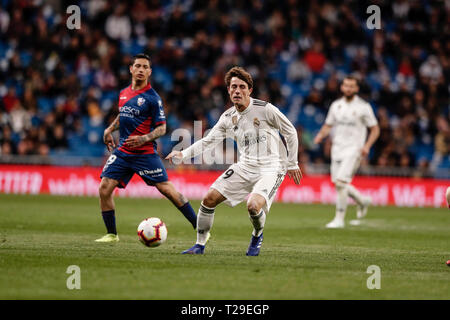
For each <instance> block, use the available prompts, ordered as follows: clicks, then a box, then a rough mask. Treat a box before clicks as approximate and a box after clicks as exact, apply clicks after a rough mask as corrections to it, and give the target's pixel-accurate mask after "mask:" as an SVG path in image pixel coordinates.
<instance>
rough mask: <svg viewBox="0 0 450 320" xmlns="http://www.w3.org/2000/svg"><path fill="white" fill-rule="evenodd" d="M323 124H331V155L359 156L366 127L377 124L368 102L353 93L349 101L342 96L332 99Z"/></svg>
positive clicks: (333, 156)
mask: <svg viewBox="0 0 450 320" xmlns="http://www.w3.org/2000/svg"><path fill="white" fill-rule="evenodd" d="M325 124H327V125H329V126H332V127H333V131H332V134H331V136H332V147H331V157H332V158H333V159H335V160H336V159H342V158H344V157H348V156H352V155H355V156H359V155H360V152H361V149H362V147H363V146H364V143H365V142H366V138H367V127H369V128H370V127H373V126H375V125H377V124H378V121H377V119H376V118H375V115H374V113H373V110H372V107H371V106H370V104H369V103H367V102H366V101H364V100H363V99H362V98H360V97H359V96H357V95H355V96H354V97H353V99H352V100H351V101H350V103H349V102H347V100H346V99H345V97H342V98H340V99H337V100H335V101H333V103H332V104H331V106H330V109H329V110H328V114H327V118H326V119H325Z"/></svg>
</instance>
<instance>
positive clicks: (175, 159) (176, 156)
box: [166, 150, 183, 164]
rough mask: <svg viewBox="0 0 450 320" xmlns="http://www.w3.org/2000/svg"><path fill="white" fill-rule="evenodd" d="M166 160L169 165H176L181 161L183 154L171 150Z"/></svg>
mask: <svg viewBox="0 0 450 320" xmlns="http://www.w3.org/2000/svg"><path fill="white" fill-rule="evenodd" d="M166 160H169V162H170V163H174V164H178V163H180V162H181V160H183V153H182V152H181V151H177V150H173V151H172V152H171V153H169V154H168V155H167V157H166Z"/></svg>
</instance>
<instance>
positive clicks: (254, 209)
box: [247, 193, 266, 256]
mask: <svg viewBox="0 0 450 320" xmlns="http://www.w3.org/2000/svg"><path fill="white" fill-rule="evenodd" d="M265 204H266V199H265V198H264V197H263V196H261V195H259V194H256V193H252V194H251V195H250V197H249V198H248V200H247V210H248V214H249V218H250V221H251V222H252V225H253V232H252V239H251V240H250V245H249V247H248V249H247V256H257V255H259V251H260V249H261V245H262V241H263V230H264V224H265V223H266V213H265V212H264V210H263V209H262V208H263V207H264V205H265Z"/></svg>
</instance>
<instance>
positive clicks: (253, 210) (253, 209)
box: [247, 201, 261, 216]
mask: <svg viewBox="0 0 450 320" xmlns="http://www.w3.org/2000/svg"><path fill="white" fill-rule="evenodd" d="M247 210H248V213H249V214H250V215H251V216H256V215H257V214H258V213H259V211H261V208H260V205H259V204H258V203H257V202H256V201H249V202H247Z"/></svg>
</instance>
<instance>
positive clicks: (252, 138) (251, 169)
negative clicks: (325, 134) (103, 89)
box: [167, 67, 301, 256]
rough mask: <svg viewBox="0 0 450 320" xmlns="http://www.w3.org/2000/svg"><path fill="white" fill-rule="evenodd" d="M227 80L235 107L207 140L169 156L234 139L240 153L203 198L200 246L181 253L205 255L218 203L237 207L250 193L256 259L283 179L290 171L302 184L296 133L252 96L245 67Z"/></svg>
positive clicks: (184, 154)
mask: <svg viewBox="0 0 450 320" xmlns="http://www.w3.org/2000/svg"><path fill="white" fill-rule="evenodd" d="M225 82H226V84H227V89H228V93H229V96H230V99H231V101H232V102H233V106H232V107H231V108H229V109H228V110H226V111H225V112H224V113H223V114H222V115H221V117H220V119H219V121H218V122H217V123H216V125H215V126H214V127H213V128H212V130H211V131H210V132H209V134H208V135H207V136H206V137H204V138H203V139H201V140H199V141H197V142H196V143H194V144H193V145H191V146H190V147H189V148H187V149H185V150H183V151H182V152H180V151H172V153H171V154H169V156H168V157H167V159H170V158H172V157H176V158H182V159H190V158H193V157H196V156H197V155H200V154H201V153H202V152H204V151H206V150H210V149H211V148H214V147H215V146H216V145H217V144H219V143H221V142H222V141H223V140H224V139H225V138H232V139H234V140H235V141H236V142H237V147H238V150H239V153H240V158H239V161H238V162H237V163H234V164H232V165H231V166H230V167H229V168H228V170H226V171H225V172H224V173H223V174H222V175H221V176H220V177H219V178H218V179H217V180H216V181H215V182H214V183H213V185H212V186H211V188H210V189H209V191H208V193H207V195H206V196H205V197H204V198H203V201H202V204H201V206H200V209H199V212H198V216H197V242H196V244H195V245H194V246H193V247H192V248H190V249H188V250H186V251H184V252H183V253H190V254H202V253H203V250H204V246H205V244H206V241H207V239H208V236H209V230H210V229H211V227H212V224H213V220H214V210H215V207H216V206H217V205H218V204H219V203H221V202H225V204H227V205H229V206H236V205H237V204H239V203H240V202H242V201H243V200H245V198H246V197H247V196H248V195H250V196H249V198H248V200H247V210H248V213H249V217H250V221H251V222H252V224H253V232H252V239H251V241H250V245H249V247H248V250H247V255H248V256H256V255H258V254H259V251H260V248H261V244H262V239H263V235H262V232H263V228H264V224H265V220H266V214H267V213H268V212H269V210H270V206H271V204H272V201H273V199H274V198H275V194H276V192H277V190H278V187H279V186H280V185H281V183H282V182H283V179H284V176H285V175H286V173H287V174H288V175H289V177H291V178H292V179H294V182H295V183H296V184H299V183H300V179H301V172H300V169H299V167H298V163H297V157H298V154H297V152H298V139H297V131H296V129H295V127H294V126H293V125H292V123H291V122H290V121H289V120H288V119H287V118H286V116H285V115H283V113H281V111H280V110H279V109H278V108H276V107H275V106H273V105H272V104H270V103H268V102H265V101H262V100H257V99H253V98H250V94H251V92H252V86H253V81H252V79H251V76H250V75H249V74H248V73H247V72H246V71H245V70H244V69H242V68H239V67H234V68H232V69H231V70H230V71H229V72H228V73H227V75H226V76H225ZM280 133H281V134H282V135H283V137H284V138H285V140H286V146H284V144H283V142H282V139H281V137H280ZM286 147H287V150H286Z"/></svg>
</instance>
